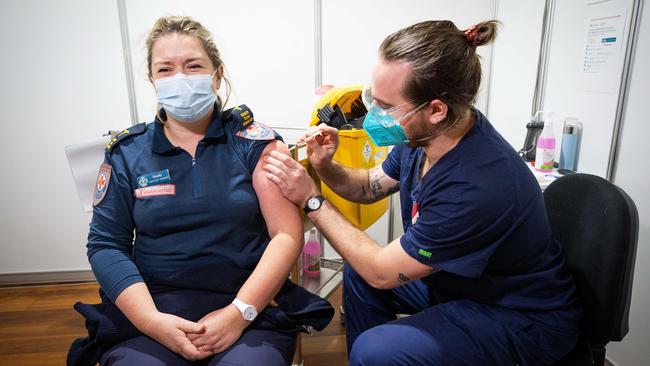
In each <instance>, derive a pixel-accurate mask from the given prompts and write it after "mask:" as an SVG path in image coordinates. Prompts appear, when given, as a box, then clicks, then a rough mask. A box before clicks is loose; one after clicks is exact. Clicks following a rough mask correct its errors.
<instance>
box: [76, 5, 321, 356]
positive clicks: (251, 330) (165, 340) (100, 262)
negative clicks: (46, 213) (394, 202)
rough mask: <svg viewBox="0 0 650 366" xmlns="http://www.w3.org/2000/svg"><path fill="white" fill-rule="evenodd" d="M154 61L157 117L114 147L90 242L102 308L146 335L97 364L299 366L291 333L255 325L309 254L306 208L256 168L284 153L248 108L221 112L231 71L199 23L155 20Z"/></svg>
mask: <svg viewBox="0 0 650 366" xmlns="http://www.w3.org/2000/svg"><path fill="white" fill-rule="evenodd" d="M147 51H148V55H147V66H148V70H149V78H150V80H151V82H152V83H153V85H154V87H155V90H156V94H157V97H158V103H159V106H160V110H159V112H158V113H157V117H156V120H155V122H154V123H149V124H145V123H142V124H138V125H136V126H133V127H132V128H129V129H127V130H124V131H123V132H122V133H120V134H119V135H118V136H117V137H116V138H115V139H113V140H112V141H111V142H110V143H109V145H108V146H107V148H106V153H105V162H104V163H103V164H102V166H101V168H100V172H99V176H98V179H97V186H96V189H95V193H94V211H93V218H92V222H91V224H90V233H89V235H88V258H89V261H90V264H91V266H92V269H93V272H94V274H95V276H96V277H97V279H98V281H99V284H100V285H101V289H102V290H103V292H104V293H105V295H106V297H107V299H106V301H105V303H104V304H103V305H107V306H110V305H112V304H113V303H114V304H115V305H117V308H119V311H117V312H118V313H119V312H121V313H122V314H124V315H125V316H126V318H128V322H130V323H131V324H130V325H133V326H135V328H136V329H132V331H133V332H136V333H137V332H139V333H137V334H139V335H138V336H132V335H131V336H130V335H129V334H126V333H129V332H126V331H124V330H122V328H120V327H119V326H116V327H115V328H116V329H117V330H115V329H108V330H106V332H113V333H115V334H113V335H112V336H115V337H116V338H120V339H121V338H124V339H125V340H124V341H121V342H118V343H115V344H113V345H112V347H111V348H109V349H107V350H102V351H103V352H101V362H100V363H101V364H102V365H190V364H193V363H192V362H191V361H197V360H202V362H203V363H201V364H202V365H208V364H209V365H217V364H218V365H221V364H226V365H260V364H264V365H287V364H290V362H291V359H292V356H293V352H294V349H295V339H296V333H295V331H289V332H281V331H279V330H276V329H272V327H269V326H268V324H266V326H257V325H258V324H264V321H261V322H255V323H253V321H254V320H256V318H258V315H259V314H260V313H261V312H262V311H263V310H265V308H267V306H269V304H270V303H271V302H272V300H273V299H274V298H275V297H276V295H277V294H278V291H279V290H280V289H281V287H283V285H284V284H285V281H287V277H288V274H289V272H290V270H291V269H292V268H293V266H294V265H295V263H296V260H297V258H298V255H299V253H300V250H301V247H302V240H303V227H302V222H301V219H300V215H299V211H298V208H297V207H296V206H295V205H294V204H293V203H291V202H290V201H288V200H287V199H285V198H284V197H283V196H282V194H280V191H279V189H278V187H277V186H276V185H275V184H273V183H272V182H270V181H269V180H268V178H267V177H266V176H265V174H264V171H263V169H262V168H261V160H260V157H261V156H263V155H264V154H268V153H269V152H271V151H277V152H278V153H280V154H287V153H288V151H287V149H286V147H285V145H284V144H283V143H282V142H281V141H279V136H278V135H276V134H275V133H274V131H273V130H271V129H270V128H269V127H266V126H265V125H263V124H261V123H258V122H255V121H254V120H253V115H252V112H251V111H250V110H248V109H247V108H246V107H245V106H240V107H237V108H234V109H230V110H225V111H224V110H223V106H224V104H225V103H224V102H223V101H222V100H221V99H220V98H218V97H217V91H218V90H219V89H220V88H221V86H222V84H223V82H224V80H225V79H224V65H223V62H222V59H221V56H220V54H219V51H218V50H217V48H216V46H215V43H214V41H213V39H212V36H211V34H210V33H209V31H208V30H207V29H205V28H204V27H203V26H202V25H201V24H200V23H199V22H197V21H195V20H193V19H192V18H189V17H177V16H170V17H163V18H160V19H158V20H157V21H156V22H155V24H154V26H153V29H152V30H151V32H150V33H149V35H148V39H147ZM134 231H135V242H133V237H134ZM301 290H302V289H301ZM227 295H229V296H227ZM319 299H320V298H319ZM323 301H324V300H323ZM220 303H221V305H218V304H220ZM83 309H85V310H84V311H88V310H89V309H88V308H83ZM206 309H207V310H206ZM90 310H93V309H90ZM271 310H273V309H271ZM99 313H100V314H97V315H96V316H103V317H106V318H107V320H110V321H111V322H116V323H118V324H120V326H121V325H122V323H123V322H122V323H120V320H119V316H115V314H114V313H110V312H109V311H108V310H106V308H103V307H102V308H99ZM332 313H333V312H332ZM181 314H183V315H181ZM119 315H121V314H119ZM183 316H185V317H183ZM94 317H95V315H92V316H91V315H87V314H86V318H87V320H93V319H94ZM192 318H193V319H192ZM190 319H191V320H190ZM271 320H273V319H271ZM327 321H329V319H328V320H327ZM124 322H126V320H125V321H124ZM128 322H127V323H128ZM251 323H253V325H251ZM103 324H104V323H101V324H99V325H98V326H100V327H101V326H103ZM325 324H326V323H325ZM269 328H270V329H269ZM89 329H90V327H89ZM93 332H94V333H97V334H93ZM100 333H102V332H101V331H96V330H95V331H93V330H91V336H93V335H94V336H95V337H96V338H97V339H99V338H101V337H102V334H100ZM101 339H104V338H101ZM111 340H113V338H111ZM94 342H95V340H92V341H91V342H86V343H84V344H82V346H83V347H75V346H74V345H73V350H72V351H71V354H74V355H76V356H78V353H79V351H80V350H81V351H85V349H84V347H86V345H90V346H94ZM94 352H95V353H97V351H94ZM86 354H87V352H86ZM84 357H85V356H84ZM260 360H263V362H262V361H260ZM69 362H70V359H69ZM260 362H262V363H260ZM92 364H94V363H92Z"/></svg>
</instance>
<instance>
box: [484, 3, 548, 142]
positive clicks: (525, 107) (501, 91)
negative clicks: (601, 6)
mask: <svg viewBox="0 0 650 366" xmlns="http://www.w3.org/2000/svg"><path fill="white" fill-rule="evenodd" d="M545 2H546V1H545V0H528V1H521V0H499V3H498V5H499V6H498V8H497V19H498V20H499V21H501V23H502V25H501V26H500V27H499V32H498V33H497V38H496V41H495V42H494V49H493V53H492V77H491V78H490V91H489V94H488V108H487V112H488V115H487V117H488V118H489V119H490V122H491V123H492V124H493V125H494V127H495V128H496V129H497V130H498V131H499V133H501V135H502V136H503V137H504V138H505V139H506V140H507V141H508V142H509V143H510V144H511V145H512V146H513V147H514V148H515V149H517V150H519V149H520V148H521V147H522V146H523V144H524V137H525V136H526V123H527V122H528V121H530V117H531V106H532V103H533V94H534V91H535V79H536V77H537V63H538V57H539V49H540V40H541V35H542V23H543V15H544V4H545ZM523 14H525V16H522V15H523Z"/></svg>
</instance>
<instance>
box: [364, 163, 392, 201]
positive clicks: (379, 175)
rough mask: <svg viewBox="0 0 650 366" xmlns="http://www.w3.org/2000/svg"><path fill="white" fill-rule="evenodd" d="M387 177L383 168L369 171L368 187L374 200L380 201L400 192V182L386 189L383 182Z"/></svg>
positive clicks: (379, 167)
mask: <svg viewBox="0 0 650 366" xmlns="http://www.w3.org/2000/svg"><path fill="white" fill-rule="evenodd" d="M385 176H386V174H385V173H384V171H383V170H382V168H381V166H378V167H375V168H373V169H371V170H370V171H368V186H369V187H370V196H371V198H372V199H380V198H383V197H386V196H388V195H390V194H393V193H395V192H397V191H398V190H399V182H397V183H395V184H394V185H393V186H392V187H384V186H383V185H382V182H381V181H382V179H383V178H384V177H385Z"/></svg>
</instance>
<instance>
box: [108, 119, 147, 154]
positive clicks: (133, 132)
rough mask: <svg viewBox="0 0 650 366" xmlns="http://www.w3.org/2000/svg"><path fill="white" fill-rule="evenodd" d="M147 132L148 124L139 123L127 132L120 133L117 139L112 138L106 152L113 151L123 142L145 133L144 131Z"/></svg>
mask: <svg viewBox="0 0 650 366" xmlns="http://www.w3.org/2000/svg"><path fill="white" fill-rule="evenodd" d="M146 130H147V124H146V123H145V122H143V123H138V124H137V125H135V126H133V127H129V128H127V129H126V130H124V131H122V132H120V133H118V134H117V135H116V136H115V137H113V138H111V140H110V141H109V142H108V144H107V145H106V152H109V153H110V152H111V149H112V148H113V147H114V146H115V145H117V144H119V143H120V142H121V141H123V140H125V139H127V138H129V137H131V136H136V135H140V134H142V133H144V131H146Z"/></svg>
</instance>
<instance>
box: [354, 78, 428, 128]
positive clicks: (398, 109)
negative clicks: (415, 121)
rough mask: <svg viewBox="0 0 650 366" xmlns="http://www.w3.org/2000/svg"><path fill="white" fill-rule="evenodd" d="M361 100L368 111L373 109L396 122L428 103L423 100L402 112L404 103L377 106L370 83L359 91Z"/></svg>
mask: <svg viewBox="0 0 650 366" xmlns="http://www.w3.org/2000/svg"><path fill="white" fill-rule="evenodd" d="M361 101H362V102H363V104H364V105H365V106H366V109H367V110H368V111H370V110H371V109H373V110H374V111H375V113H377V114H379V115H381V116H390V117H391V118H393V119H394V120H395V121H396V122H397V121H401V120H403V119H405V118H407V117H409V116H410V115H412V114H413V113H415V112H417V111H419V110H420V109H421V108H422V107H424V106H425V105H427V104H428V103H429V102H424V103H422V104H420V105H419V106H417V107H415V108H414V109H412V110H411V111H409V112H404V111H403V110H402V107H404V104H400V105H397V106H394V107H390V108H382V107H380V106H378V105H377V104H375V98H374V97H373V95H372V89H371V88H370V85H368V86H366V87H365V88H364V89H363V91H362V92H361Z"/></svg>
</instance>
